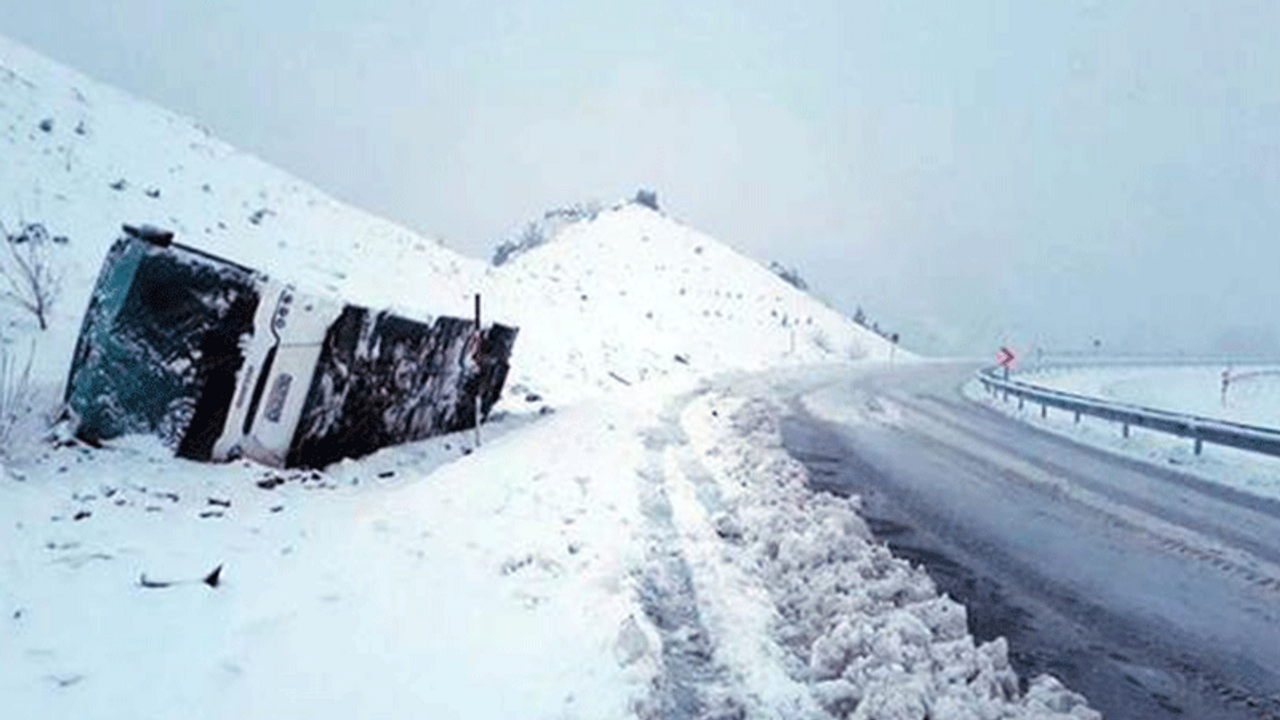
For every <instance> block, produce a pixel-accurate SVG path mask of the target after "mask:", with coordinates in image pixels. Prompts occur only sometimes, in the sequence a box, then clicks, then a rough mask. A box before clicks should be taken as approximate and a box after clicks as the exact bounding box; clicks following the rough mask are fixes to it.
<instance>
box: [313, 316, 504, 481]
mask: <svg viewBox="0 0 1280 720" xmlns="http://www.w3.org/2000/svg"><path fill="white" fill-rule="evenodd" d="M506 330H511V329H509V328H508V329H506ZM493 337H494V342H493V349H494V351H495V352H496V353H503V352H505V353H507V354H509V352H510V342H511V341H512V340H514V331H513V330H511V331H510V332H509V333H507V332H505V331H499V332H498V333H496V334H494V335H493ZM481 342H482V344H483V338H482V341H481ZM475 350H476V338H475V323H474V322H472V321H469V320H462V319H459V318H451V317H440V318H437V319H436V321H435V322H434V323H433V324H432V325H430V326H428V325H424V324H422V323H419V322H415V321H412V320H407V319H405V318H402V317H398V316H395V315H391V314H389V313H377V314H374V313H371V312H369V311H368V310H365V309H363V308H355V307H348V308H347V309H346V310H345V311H344V312H343V314H342V317H340V318H339V320H338V321H337V322H336V323H334V324H333V326H332V327H331V328H330V331H329V334H328V336H327V337H326V339H325V347H324V349H323V350H322V351H321V354H320V359H319V362H318V364H317V366H316V373H315V376H314V377H313V380H312V385H311V389H310V392H309V394H308V397H307V401H306V404H305V405H304V407H303V411H302V416H301V419H300V422H299V424H298V430H297V434H296V435H295V438H294V442H293V444H292V448H293V449H292V451H291V452H290V455H289V458H288V464H289V465H304V466H311V467H318V466H322V465H325V464H327V463H330V462H332V461H334V460H337V459H339V458H342V457H360V456H362V455H366V454H368V453H370V452H373V451H374V450H377V449H379V448H382V447H386V446H388V445H394V444H397V443H404V442H410V441H413V440H421V439H423V438H426V437H430V436H432V435H439V434H442V433H447V432H454V431H457V430H462V429H465V428H469V427H474V426H475V423H476V402H475V401H476V396H477V393H481V399H482V403H483V402H484V401H486V400H487V401H488V402H487V405H492V403H493V401H494V400H496V398H497V395H498V393H500V392H501V382H502V379H503V378H505V367H506V355H505V354H503V355H501V357H500V358H499V357H497V356H495V361H494V362H492V363H490V364H489V365H484V364H478V363H477V362H476V356H475ZM495 380H496V383H495ZM487 405H486V406H485V407H484V408H483V409H484V411H485V412H487V409H488V407H487Z"/></svg>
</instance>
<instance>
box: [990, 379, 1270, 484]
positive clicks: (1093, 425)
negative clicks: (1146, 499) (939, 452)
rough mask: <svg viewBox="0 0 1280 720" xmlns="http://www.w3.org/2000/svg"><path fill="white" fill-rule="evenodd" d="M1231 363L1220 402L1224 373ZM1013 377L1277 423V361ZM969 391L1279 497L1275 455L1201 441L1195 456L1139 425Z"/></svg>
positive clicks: (1094, 441) (1092, 437)
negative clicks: (1125, 432)
mask: <svg viewBox="0 0 1280 720" xmlns="http://www.w3.org/2000/svg"><path fill="white" fill-rule="evenodd" d="M1228 368H1229V376H1228V377H1229V378H1230V381H1229V383H1228V387H1227V392H1226V395H1225V400H1226V401H1225V404H1224V402H1223V398H1224V395H1223V392H1222V374H1223V371H1224V370H1228ZM1013 377H1015V378H1016V379H1018V380H1021V381H1023V382H1027V383H1032V384H1035V385H1041V386H1043V387H1047V388H1052V389H1055V390H1062V391H1065V392H1071V393H1076V394H1079V395H1085V396H1088V397H1095V398H1100V399H1104V400H1109V401H1114V402H1121V403H1128V404H1132V405H1140V406H1143V407H1149V408H1154V409H1159V410H1167V411H1171V412H1181V413H1188V414H1192V415H1200V416H1203V417H1210V418H1217V419H1221V420H1229V421H1232V422H1239V423H1245V424H1249V425H1257V426H1262V427H1272V428H1276V427H1280V366H1275V365H1242V366H1228V365H1226V364H1223V365H1191V366H1183V365H1178V366H1158V365H1152V366H1134V365H1120V366H1112V367H1107V366H1100V367H1075V368H1052V369H1044V370H1038V371H1034V372H1027V373H1016V374H1015V375H1014V376H1013ZM966 393H967V394H968V395H969V396H970V397H971V398H973V399H975V400H978V401H979V402H983V403H988V404H990V406H991V407H993V408H995V409H997V410H1000V411H1001V412H1005V413H1009V414H1012V415H1015V416H1017V417H1019V418H1021V419H1023V420H1024V421H1026V422H1029V423H1033V424H1036V425H1038V426H1041V427H1044V428H1046V429H1048V430H1052V431H1054V432H1058V433H1062V434H1065V435H1068V436H1069V437H1071V438H1073V439H1075V440H1078V441H1080V442H1085V443H1088V444H1090V445H1093V446H1095V447H1100V448H1105V449H1107V450H1110V451H1113V452H1118V453H1121V454H1124V455H1128V456H1130V457H1134V458H1137V459H1142V460H1146V461H1153V462H1157V463H1160V464H1165V465H1171V466H1176V467H1178V469H1180V470H1183V471H1186V472H1191V473H1193V474H1195V475H1197V476H1200V477H1203V478H1205V479H1208V480H1211V481H1213V482H1216V483H1220V484H1223V485H1227V486H1230V487H1233V488H1236V489H1239V490H1243V491H1246V492H1250V493H1254V494H1257V495H1261V496H1264V497H1270V498H1280V458H1272V457H1268V456H1266V455H1259V454H1257V453H1251V452H1246V451H1244V450H1237V449H1235V448H1229V447H1223V446H1218V445H1213V444H1210V443H1205V445H1204V449H1203V451H1202V454H1201V455H1199V456H1196V455H1195V453H1194V452H1193V448H1192V442H1191V441H1190V440H1187V439H1185V438H1178V437H1175V436H1173V435H1167V434H1164V433H1159V432H1155V431H1151V430H1145V429H1143V428H1138V427H1131V428H1130V436H1129V437H1128V438H1125V437H1123V436H1122V434H1121V429H1120V426H1119V425H1117V424H1116V423H1113V422H1108V421H1104V420H1100V419H1097V418H1090V417H1087V416H1086V417H1082V418H1081V421H1080V423H1079V424H1076V423H1075V422H1074V417H1073V416H1072V414H1071V413H1068V412H1065V411H1060V410H1054V409H1053V408H1050V409H1049V411H1048V416H1047V417H1046V418H1041V417H1040V406H1039V405H1036V404H1034V403H1027V404H1026V405H1025V407H1024V408H1023V409H1022V410H1019V409H1018V404H1017V402H1015V401H1010V402H1007V403H1006V402H1004V401H1003V400H1000V399H997V398H993V397H992V396H991V395H989V394H987V393H986V392H984V391H983V389H982V386H981V385H980V384H979V383H978V382H977V381H976V380H975V381H974V382H972V383H970V384H969V385H968V386H966Z"/></svg>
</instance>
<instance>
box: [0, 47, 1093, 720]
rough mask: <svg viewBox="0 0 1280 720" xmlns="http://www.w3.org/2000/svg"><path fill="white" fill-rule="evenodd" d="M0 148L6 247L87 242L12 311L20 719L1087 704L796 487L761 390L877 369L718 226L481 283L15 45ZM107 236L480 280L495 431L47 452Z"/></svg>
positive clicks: (326, 269)
mask: <svg viewBox="0 0 1280 720" xmlns="http://www.w3.org/2000/svg"><path fill="white" fill-rule="evenodd" d="M47 118H51V119H52V123H44V122H43V121H44V120H45V119H47ZM46 127H47V128H48V129H47V130H46V129H45V128H46ZM0 158H2V159H3V161H2V162H0V217H2V218H3V219H4V222H5V223H6V226H7V227H9V228H10V229H13V228H15V227H16V226H17V224H19V223H20V222H43V223H45V224H46V225H47V226H48V228H49V230H50V232H51V233H53V234H56V235H65V236H67V237H68V238H69V242H68V243H67V245H66V246H58V247H56V248H54V259H55V261H56V263H57V265H58V267H59V268H60V270H61V271H62V273H63V289H62V294H61V296H60V297H59V298H58V303H57V304H56V305H55V307H54V310H53V316H52V323H51V329H50V330H49V331H47V332H40V331H39V330H38V329H37V328H36V324H35V321H34V319H33V318H31V317H29V316H25V315H23V314H22V312H21V311H19V310H18V309H17V308H14V307H11V306H8V305H5V306H3V310H0V312H3V313H5V314H4V315H0V321H2V322H0V332H2V333H3V339H4V342H5V344H4V348H5V349H6V350H7V352H9V353H10V354H11V356H15V357H22V355H23V353H24V352H25V348H26V347H28V344H29V343H31V342H34V343H35V347H36V362H35V368H34V385H33V391H34V394H33V395H32V396H31V397H30V398H29V399H28V400H29V402H28V403H27V404H26V405H25V406H24V407H30V412H26V413H25V414H23V415H22V416H21V417H20V422H19V425H18V427H17V428H16V429H15V432H14V435H13V438H12V439H11V441H10V442H9V443H7V445H5V446H4V447H3V448H0V452H2V453H3V454H0V460H2V461H3V465H2V466H0V470H2V472H0V548H3V549H2V550H0V697H4V698H5V701H6V702H5V707H6V714H7V715H9V716H13V717H83V718H93V717H121V716H123V717H184V718H185V717H193V718H225V717H249V718H257V717H262V718H267V717H282V716H288V717H291V716H308V717H316V718H327V717H344V718H345V717H424V716H425V717H469V718H484V717H495V718H496V717H502V718H511V717H560V718H574V717H578V718H605V717H630V716H637V717H659V716H662V717H668V716H679V717H693V716H699V717H725V718H730V717H752V718H755V717H787V718H805V717H812V718H825V717H832V716H838V717H843V716H845V715H848V714H849V713H852V715H851V716H852V717H859V718H862V717H868V718H869V717H877V718H910V717H917V718H918V717H923V716H924V713H926V712H927V713H928V714H929V716H930V717H935V718H944V717H953V718H987V717H1050V716H1070V717H1095V716H1096V715H1095V714H1094V713H1092V711H1090V710H1089V709H1088V708H1087V706H1086V705H1085V704H1084V701H1083V699H1082V698H1080V697H1079V696H1078V695H1075V694H1073V693H1071V692H1070V691H1068V690H1066V689H1065V688H1062V687H1061V686H1060V685H1058V684H1057V683H1056V681H1054V680H1052V679H1051V678H1037V679H1034V680H1032V681H1031V682H1030V685H1029V690H1028V691H1027V692H1025V693H1023V692H1020V690H1019V685H1018V681H1017V679H1016V678H1014V677H1013V675H1012V672H1011V671H1010V670H1009V668H1008V662H1007V656H1006V652H1007V651H1006V650H1005V647H1004V645H1003V643H1002V642H999V641H997V642H995V643H988V644H986V645H982V646H977V645H976V644H975V643H974V642H973V639H972V637H971V636H969V635H968V634H967V632H966V631H965V626H964V609H963V608H962V607H960V606H959V605H957V604H955V603H954V602H952V601H950V600H948V599H946V598H943V597H939V596H938V595H937V593H936V590H935V589H934V587H933V584H932V582H931V581H930V580H929V578H928V577H927V576H926V575H925V574H924V573H923V572H922V571H921V570H919V569H918V568H913V567H911V566H910V565H909V564H908V563H906V562H905V561H902V560H900V559H896V558H894V557H892V555H891V554H890V553H889V552H888V551H887V550H886V549H885V548H884V547H883V546H880V545H877V544H876V543H875V542H874V541H872V540H871V538H870V536H869V534H868V533H867V531H866V526H865V525H864V524H863V523H862V521H861V519H860V517H859V515H858V501H857V499H856V498H847V499H840V498H835V497H832V496H828V495H822V494H818V495H815V494H813V493H811V492H810V491H808V490H807V489H806V488H805V486H804V478H805V476H804V470H803V468H802V466H800V465H799V464H798V463H796V462H795V461H794V460H792V459H791V458H789V457H788V456H787V455H786V453H785V451H784V450H783V449H782V446H781V442H780V439H779V437H778V434H777V422H778V418H779V417H780V415H781V413H782V412H783V410H782V405H781V395H779V392H780V391H778V390H776V389H775V388H776V387H777V386H779V384H781V385H785V384H786V383H787V382H793V381H794V380H795V378H797V377H806V376H811V375H813V374H814V373H817V372H819V371H818V370H817V369H816V366H817V365H818V364H822V365H825V366H829V368H834V369H833V370H832V369H828V370H824V371H823V372H838V373H848V372H851V371H853V370H854V369H856V368H857V367H866V366H868V365H869V364H871V363H876V362H881V361H884V360H886V359H889V358H890V357H892V355H893V354H894V351H893V349H892V348H891V347H890V346H889V345H888V344H887V343H885V342H884V341H883V340H882V339H881V338H879V337H877V336H875V335H874V334H872V333H870V332H868V331H866V330H865V329H863V328H861V327H859V326H857V325H855V324H854V323H852V322H851V321H850V320H849V319H848V318H845V317H843V316H842V315H840V314H839V313H837V312H835V311H834V310H832V309H830V308H828V307H826V306H825V305H823V304H821V303H820V302H818V301H816V300H814V299H813V298H812V297H810V296H808V295H806V294H804V293H801V292H799V291H798V290H796V289H795V288H793V287H791V286H790V285H787V284H786V283H785V282H783V281H781V280H780V279H778V278H777V277H776V276H775V275H773V274H772V273H771V272H770V271H768V270H767V269H765V268H764V267H762V266H761V265H759V264H758V263H756V262H755V261H753V260H750V259H747V258H744V257H742V256H740V255H738V254H737V253H735V252H733V251H732V250H731V249H729V248H728V247H726V246H724V245H723V244H721V243H719V242H718V241H716V240H714V239H712V238H710V237H707V236H706V235H703V234H701V233H698V232H697V231H695V230H693V229H690V228H688V227H686V226H684V225H682V224H681V223H679V222H678V221H676V220H674V219H672V218H669V217H666V216H664V215H662V214H661V213H657V212H654V211H652V210H650V209H647V208H642V207H638V206H635V205H629V204H624V205H619V206H616V207H614V208H610V209H608V210H606V211H604V212H602V213H601V214H600V215H599V216H598V217H597V218H595V219H594V220H590V221H583V222H579V223H574V224H570V225H567V226H565V227H563V228H562V229H561V231H560V232H559V233H558V235H557V236H556V237H555V238H553V239H552V240H551V241H550V242H548V243H547V244H546V245H544V246H542V247H539V248H537V249H536V250H533V251H530V252H527V253H524V254H522V255H520V256H519V257H517V258H515V259H513V260H511V261H510V262H508V263H506V264H504V265H503V266H501V267H497V268H493V267H488V266H486V265H485V264H483V263H481V262H479V261H475V260H471V259H468V258H464V257H461V256H459V255H457V254H455V253H453V252H452V251H450V250H448V249H447V248H445V247H443V246H442V245H440V244H439V243H436V242H433V241H429V240H425V239H423V238H421V237H418V236H416V235H414V234H413V233H411V232H409V231H408V230H405V229H403V228H399V227H397V226H395V225H393V224H391V223H388V222H385V221H383V220H380V219H377V218H374V217H372V216H370V215H368V214H366V213H363V212H361V211H359V210H356V209H354V208H350V207H347V206H345V205H343V204H342V203H339V202H337V201H335V200H333V199H331V198H328V197H326V196H325V195H324V194H323V193H321V192H320V191H318V190H316V189H314V188H311V187H310V186H308V185H306V184H305V183H303V182H301V181H298V180H296V179H294V178H291V177H289V176H287V175H286V174H284V173H282V172H280V171H279V170H276V169H273V168H271V167H269V166H267V165H266V164H264V163H262V162H260V161H259V160H257V159H255V158H253V157H251V156H248V155H245V154H243V153H240V152H238V151H236V150H235V149H233V148H230V147H228V146H226V145H225V144H223V143H221V142H219V141H217V140H215V139H213V138H211V137H210V136H209V134H208V133H207V132H205V131H203V130H201V129H200V128H199V127H198V126H195V125H193V124H192V123H191V122H190V121H188V120H185V119H183V118H180V117H177V116H174V115H172V114H170V113H167V112H165V111H163V110H161V109H159V108H156V107H153V106H149V105H147V104H145V103H140V102H137V101H135V100H132V99H130V98H128V97H126V96H124V95H122V94H120V93H118V92H116V91H114V90H111V89H110V88H106V87H103V86H101V85H98V84H97V83H94V82H93V81H91V80H89V79H87V78H85V77H83V76H81V75H79V74H77V73H75V72H73V71H71V70H68V69H66V68H62V67H59V66H57V65H55V64H53V63H50V62H49V61H47V60H45V59H43V58H41V57H39V56H38V55H36V54H34V53H32V52H30V51H28V50H26V49H24V48H22V47H20V46H18V45H16V44H14V43H12V42H10V41H8V40H5V39H3V38H0ZM121 179H123V180H125V183H124V184H123V185H121V184H120V183H119V182H118V181H119V180H121ZM117 188H121V189H117ZM123 222H130V223H141V222H151V223H154V224H156V225H160V226H163V227H167V228H170V229H173V230H175V231H176V232H177V239H178V240H179V241H180V242H185V243H187V244H191V245H194V246H197V247H200V248H202V249H205V250H207V251H210V252H213V253H216V254H218V255H222V256H224V257H227V258H229V259H233V260H237V261H240V262H243V263H245V264H247V265H249V266H251V267H255V268H259V269H262V270H266V271H268V272H272V273H279V275H280V277H281V278H282V279H288V280H298V281H301V282H303V283H307V284H309V285H310V286H312V287H316V288H319V289H322V290H325V291H328V292H332V293H335V294H337V295H340V296H343V297H346V298H349V299H352V300H355V301H359V302H363V303H366V304H370V305H373V306H385V305H392V306H394V307H396V308H397V309H399V310H401V311H402V312H403V313H404V314H406V315H409V316H415V315H417V316H427V315H431V314H436V313H440V314H455V315H467V314H469V312H470V307H471V305H470V302H471V297H472V295H473V294H474V293H477V292H478V293H480V294H481V295H482V297H483V298H484V312H485V314H486V320H498V321H500V322H505V323H509V324H514V325H518V326H520V328H521V330H520V336H519V339H518V341H517V343H516V346H515V352H514V354H513V357H512V365H513V366H512V373H511V376H510V378H509V379H508V385H507V391H506V393H505V397H504V399H503V401H502V402H501V403H500V404H499V406H498V407H497V408H496V412H495V413H494V415H493V422H491V423H489V424H487V425H485V426H484V427H483V428H482V429H481V431H480V439H481V440H482V444H479V445H477V444H476V437H475V435H473V433H471V432H466V433H458V434H454V435H448V436H443V437H437V438H432V439H430V440H428V441H424V442H419V443H413V444H409V445H404V446H400V447H394V448H387V449H385V450H382V451H380V452H378V453H375V454H374V455H371V456H369V457H366V458H363V459H360V460H346V461H342V462H340V463H337V464H335V465H332V466H330V467H328V468H325V469H324V470H323V471H280V470H274V469H271V468H267V467H264V466H260V465H256V464H253V463H250V462H236V463H230V464H199V463H193V462H189V461H184V460H181V459H176V458H174V457H172V455H171V453H170V452H169V451H168V450H167V449H166V448H164V447H163V446H162V445H161V444H160V442H159V441H158V440H157V439H155V438H148V437H126V438H121V439H119V440H118V441H113V442H111V443H109V444H108V445H107V446H106V447H104V448H101V449H93V448H87V447H84V446H82V445H78V444H75V443H72V442H67V441H66V438H60V437H59V434H58V432H57V430H56V428H55V431H54V432H53V433H52V434H50V433H49V431H48V420H49V418H50V416H51V415H52V414H53V413H54V411H55V410H56V401H57V398H58V397H59V396H60V392H61V383H62V382H63V381H64V375H65V372H66V369H67V366H68V360H69V357H70V352H71V347H72V345H73V344H74V341H75V337H76V333H77V332H78V329H79V320H80V314H81V313H82V312H83V309H84V307H85V304H86V302H87V294H88V291H89V288H90V287H91V285H92V283H93V279H94V277H95V274H96V272H97V268H98V265H99V263H100V262H101V259H102V256H103V254H104V253H105V251H106V248H107V247H108V246H109V244H110V243H111V241H112V240H113V239H114V238H115V237H116V235H117V233H118V229H119V225H120V224H121V223H123ZM896 354H897V356H898V358H900V359H903V360H909V359H910V355H909V353H905V352H903V351H901V350H899V351H897V353H896ZM215 568H221V571H220V573H219V575H218V579H219V582H218V583H216V585H213V584H208V583H205V582H203V579H204V578H206V577H207V576H209V574H210V573H211V572H212V571H213V570H214V569H215ZM144 580H145V582H144Z"/></svg>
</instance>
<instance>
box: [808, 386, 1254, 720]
mask: <svg viewBox="0 0 1280 720" xmlns="http://www.w3.org/2000/svg"><path fill="white" fill-rule="evenodd" d="M976 369H977V368H976V367H975V366H973V365H968V364H926V365H911V366H906V367H900V368H897V369H890V370H886V371H884V372H876V373H871V374H866V375H861V376H858V377H855V378H851V379H849V380H847V381H841V382H838V383H835V384H832V385H830V386H827V387H826V388H824V389H822V390H820V391H818V392H817V393H814V395H813V396H812V397H814V398H815V401H814V407H821V406H822V405H826V406H828V407H838V408H840V420H839V422H831V421H829V420H819V419H817V418H816V417H815V416H814V415H813V414H811V413H809V412H807V411H806V410H804V408H803V403H801V402H798V401H797V402H796V403H795V406H794V410H795V412H794V414H793V416H792V417H791V418H790V419H789V420H788V422H787V423H786V424H785V426H784V437H785V440H786V442H787V447H788V449H789V450H790V451H791V452H792V454H793V455H794V456H795V457H797V458H798V459H800V460H801V461H802V462H804V463H805V464H806V465H807V466H809V468H810V470H811V471H812V476H813V478H814V480H813V482H814V484H815V485H816V486H819V487H822V488H824V489H829V490H832V491H836V492H855V493H858V494H860V495H862V497H863V499H864V503H865V508H866V513H867V515H868V518H869V521H870V523H871V525H872V529H873V531H875V532H876V533H877V535H878V536H879V537H880V538H881V539H882V540H884V541H885V542H887V543H889V544H890V545H892V546H893V548H894V550H895V552H897V553H898V554H899V555H902V556H906V557H909V558H911V559H913V560H916V561H918V562H922V563H923V564H924V565H925V566H926V567H927V568H928V570H929V572H930V574H931V575H932V576H933V577H934V579H935V581H936V582H937V583H938V585H939V586H940V587H941V588H942V589H943V590H945V591H946V592H948V593H950V594H951V595H952V596H953V597H955V598H956V599H958V600H960V601H961V602H963V603H964V604H965V605H966V606H968V608H969V618H970V629H971V630H972V631H973V632H974V634H975V635H977V636H978V638H979V639H980V640H988V639H992V638H995V637H999V636H1005V637H1006V638H1008V640H1009V645H1010V655H1011V659H1012V660H1013V662H1014V664H1015V666H1016V667H1017V669H1018V670H1019V673H1020V674H1021V675H1023V676H1024V677H1030V676H1034V675H1036V674H1038V673H1040V672H1050V673H1052V674H1054V675H1056V676H1058V677H1059V678H1060V679H1062V680H1063V681H1064V682H1065V683H1066V684H1067V685H1068V687H1071V688H1072V689H1075V690H1077V691H1079V692H1082V693H1084V694H1085V695H1086V696H1087V697H1088V698H1089V700H1090V704H1091V705H1093V706H1094V707H1096V708H1098V709H1099V710H1102V711H1103V713H1104V714H1105V715H1106V717H1109V718H1280V502H1276V501H1269V500H1262V499H1259V498H1256V497H1253V496H1249V495H1246V494H1243V493H1240V492H1236V491H1232V490H1229V489H1226V488H1223V487H1221V486H1218V485H1214V484H1211V483H1208V482H1205V481H1202V480H1199V479H1197V478H1194V477H1191V476H1189V475H1186V474H1184V473H1179V472H1177V471H1176V470H1174V469H1172V468H1167V467H1161V466H1158V465H1154V464H1148V463H1141V462H1136V461H1133V460H1129V459H1125V458H1121V457H1118V456H1115V455H1113V454H1110V453H1106V452H1103V451H1099V450H1096V449H1092V448H1088V447H1085V446H1082V445H1079V444H1076V443H1073V442H1071V441H1070V440H1068V439H1066V438H1063V437H1060V436H1056V435H1052V434H1049V433H1046V432H1044V431H1042V430H1039V429H1037V428H1034V427H1032V426H1029V425H1026V424H1023V423H1020V422H1018V421H1016V420H1013V419H1011V418H1008V417H1006V416H1005V415H1003V414H1001V413H999V412H997V411H995V410H993V409H992V408H990V407H987V406H985V405H983V404H981V403H977V402H974V401H971V400H968V399H966V398H964V397H963V396H962V394H961V392H960V387H961V386H962V385H963V384H964V383H965V382H967V381H968V380H969V379H970V378H971V377H972V375H973V372H974V371H975V370H976Z"/></svg>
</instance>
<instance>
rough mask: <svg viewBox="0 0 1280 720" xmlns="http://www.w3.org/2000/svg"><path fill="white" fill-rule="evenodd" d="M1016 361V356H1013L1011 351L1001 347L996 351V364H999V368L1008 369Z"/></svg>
mask: <svg viewBox="0 0 1280 720" xmlns="http://www.w3.org/2000/svg"><path fill="white" fill-rule="evenodd" d="M1017 359H1018V356H1017V355H1014V354H1013V351H1012V350H1010V349H1009V348H1007V347H1001V348H1000V349H999V350H997V351H996V362H997V363H999V364H1000V366H1001V367H1006V368H1007V367H1010V366H1012V365H1013V361H1014V360H1017Z"/></svg>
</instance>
